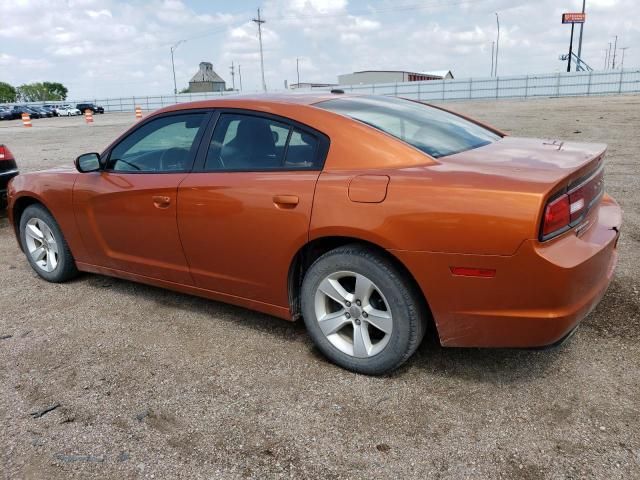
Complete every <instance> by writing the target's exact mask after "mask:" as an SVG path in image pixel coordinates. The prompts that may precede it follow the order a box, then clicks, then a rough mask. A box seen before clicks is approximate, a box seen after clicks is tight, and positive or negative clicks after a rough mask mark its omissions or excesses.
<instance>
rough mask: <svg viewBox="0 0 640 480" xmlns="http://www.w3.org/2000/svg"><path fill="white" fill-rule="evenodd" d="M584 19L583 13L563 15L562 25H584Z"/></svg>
mask: <svg viewBox="0 0 640 480" xmlns="http://www.w3.org/2000/svg"><path fill="white" fill-rule="evenodd" d="M586 17H587V15H586V14H585V13H563V14H562V23H584V21H585V19H586Z"/></svg>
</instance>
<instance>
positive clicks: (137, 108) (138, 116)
mask: <svg viewBox="0 0 640 480" xmlns="http://www.w3.org/2000/svg"><path fill="white" fill-rule="evenodd" d="M141 118H142V108H141V107H136V119H137V120H140V119H141Z"/></svg>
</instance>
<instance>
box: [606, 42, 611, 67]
mask: <svg viewBox="0 0 640 480" xmlns="http://www.w3.org/2000/svg"><path fill="white" fill-rule="evenodd" d="M610 66H611V42H609V55H608V56H607V70H609V67H610Z"/></svg>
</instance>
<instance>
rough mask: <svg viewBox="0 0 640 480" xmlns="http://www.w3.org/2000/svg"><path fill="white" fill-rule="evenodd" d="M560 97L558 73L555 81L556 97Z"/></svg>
mask: <svg viewBox="0 0 640 480" xmlns="http://www.w3.org/2000/svg"><path fill="white" fill-rule="evenodd" d="M559 96H560V72H558V79H557V81H556V97H559Z"/></svg>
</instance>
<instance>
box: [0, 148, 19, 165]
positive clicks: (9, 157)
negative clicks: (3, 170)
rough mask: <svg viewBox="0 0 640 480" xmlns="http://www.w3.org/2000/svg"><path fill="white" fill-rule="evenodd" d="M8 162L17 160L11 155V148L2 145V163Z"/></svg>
mask: <svg viewBox="0 0 640 480" xmlns="http://www.w3.org/2000/svg"><path fill="white" fill-rule="evenodd" d="M6 160H15V158H13V154H12V153H11V150H9V147H5V146H4V145H0V162H2V161H6Z"/></svg>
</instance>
